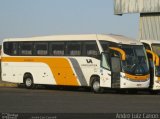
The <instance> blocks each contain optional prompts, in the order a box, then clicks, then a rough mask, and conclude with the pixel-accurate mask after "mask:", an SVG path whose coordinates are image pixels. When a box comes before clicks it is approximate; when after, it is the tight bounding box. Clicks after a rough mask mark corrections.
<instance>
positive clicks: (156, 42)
mask: <svg viewBox="0 0 160 119" xmlns="http://www.w3.org/2000/svg"><path fill="white" fill-rule="evenodd" d="M140 42H144V43H148V44H150V45H151V44H160V41H158V40H140Z"/></svg>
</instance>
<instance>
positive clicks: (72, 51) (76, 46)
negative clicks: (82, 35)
mask: <svg viewBox="0 0 160 119" xmlns="http://www.w3.org/2000/svg"><path fill="white" fill-rule="evenodd" d="M67 54H68V55H69V56H80V55H81V42H74V41H72V42H67Z"/></svg>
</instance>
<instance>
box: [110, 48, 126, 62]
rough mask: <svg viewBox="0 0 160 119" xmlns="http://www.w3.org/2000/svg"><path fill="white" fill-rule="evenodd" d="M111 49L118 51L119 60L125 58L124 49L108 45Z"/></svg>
mask: <svg viewBox="0 0 160 119" xmlns="http://www.w3.org/2000/svg"><path fill="white" fill-rule="evenodd" d="M109 48H110V49H112V50H115V51H117V52H119V53H120V54H121V56H122V57H121V60H123V61H124V60H126V53H125V52H124V50H122V49H120V48H115V47H109Z"/></svg>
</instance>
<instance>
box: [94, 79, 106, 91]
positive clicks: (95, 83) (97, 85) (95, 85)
mask: <svg viewBox="0 0 160 119" xmlns="http://www.w3.org/2000/svg"><path fill="white" fill-rule="evenodd" d="M91 87H92V90H93V92H94V93H103V89H102V88H101V87H100V82H99V80H98V79H97V78H94V80H93V82H92V85H91Z"/></svg>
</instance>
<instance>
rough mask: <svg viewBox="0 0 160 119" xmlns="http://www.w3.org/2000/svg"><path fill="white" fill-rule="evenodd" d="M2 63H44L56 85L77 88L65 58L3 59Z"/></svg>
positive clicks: (73, 75) (74, 77) (75, 78)
mask: <svg viewBox="0 0 160 119" xmlns="http://www.w3.org/2000/svg"><path fill="white" fill-rule="evenodd" d="M2 62H42V63H46V64H47V65H48V66H49V67H50V69H51V71H52V74H53V76H54V78H55V80H56V83H57V85H72V86H78V85H79V84H78V81H77V77H76V76H75V74H74V73H73V70H72V67H71V66H70V64H69V62H68V60H67V59H66V58H39V57H30V58H28V57H3V58H2Z"/></svg>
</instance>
